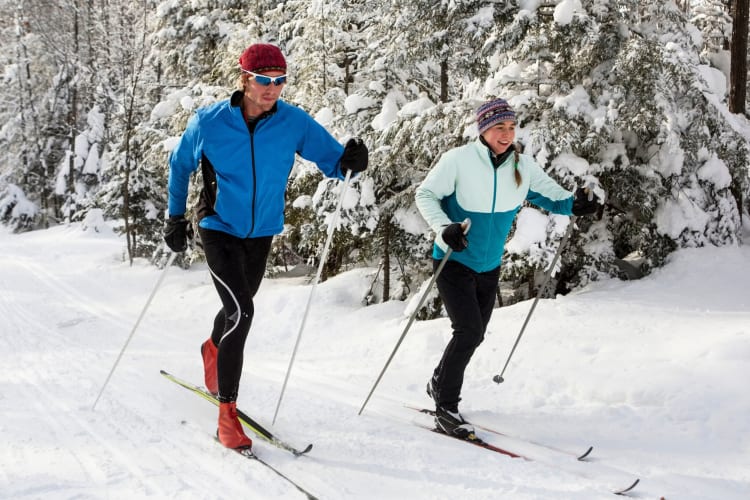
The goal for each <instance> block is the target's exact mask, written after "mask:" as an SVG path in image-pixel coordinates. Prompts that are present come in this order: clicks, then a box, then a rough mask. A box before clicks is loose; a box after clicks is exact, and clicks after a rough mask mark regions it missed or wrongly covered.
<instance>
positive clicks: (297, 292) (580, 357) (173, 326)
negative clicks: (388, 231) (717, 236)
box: [0, 225, 750, 500]
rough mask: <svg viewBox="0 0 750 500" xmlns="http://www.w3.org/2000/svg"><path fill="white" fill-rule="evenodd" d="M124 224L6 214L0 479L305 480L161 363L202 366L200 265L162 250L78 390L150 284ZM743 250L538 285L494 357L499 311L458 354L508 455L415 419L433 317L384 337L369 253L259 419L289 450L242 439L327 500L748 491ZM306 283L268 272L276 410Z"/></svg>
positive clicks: (336, 287) (213, 302)
mask: <svg viewBox="0 0 750 500" xmlns="http://www.w3.org/2000/svg"><path fill="white" fill-rule="evenodd" d="M123 247H124V243H123V240H122V239H121V238H119V237H117V236H115V235H113V234H112V233H111V232H109V231H103V232H101V233H97V232H93V231H91V230H89V231H82V229H81V227H80V226H79V225H73V226H70V227H56V228H54V229H50V230H46V231H36V232H32V233H27V234H22V235H11V234H8V233H7V232H5V230H2V232H0V317H2V321H1V322H0V366H2V370H1V372H0V435H1V436H2V437H0V440H1V441H2V446H0V497H2V498H13V499H32V498H44V499H70V498H76V499H86V498H97V499H99V498H107V499H121V498H122V499H132V498H184V499H192V498H196V499H211V498H261V499H277V498H303V496H302V495H301V494H300V493H299V492H298V491H297V490H295V489H294V488H293V487H291V486H290V485H289V484H287V483H286V482H284V481H283V480H282V479H280V478H279V477H278V476H276V475H274V474H273V473H272V472H270V471H269V470H268V469H266V468H265V467H263V466H262V465H260V464H258V463H254V462H250V461H247V460H244V459H242V458H241V457H239V456H237V455H236V454H233V453H232V452H230V451H227V450H225V449H223V448H222V447H221V446H220V445H218V444H217V443H216V442H215V441H214V440H213V439H212V435H213V433H214V431H215V425H216V415H217V410H216V408H215V407H214V406H213V405H211V404H209V403H208V402H206V401H204V400H202V399H200V398H198V397H196V396H195V395H193V394H191V393H189V392H188V391H185V390H184V389H181V388H179V387H178V386H176V385H174V384H172V383H171V382H169V381H167V380H166V379H164V378H163V377H161V376H160V375H159V370H160V369H162V368H163V369H166V370H168V371H171V372H172V373H174V374H176V375H178V376H180V377H183V378H186V379H189V380H192V381H195V382H201V374H202V367H201V363H200V357H199V352H198V349H199V345H200V343H201V342H202V341H203V340H204V339H205V338H206V337H207V335H208V332H209V328H210V326H211V323H212V319H213V316H214V314H215V312H216V309H217V307H218V299H217V297H216V294H215V292H214V289H213V286H212V285H211V283H210V280H209V277H208V274H207V271H206V269H205V267H204V266H197V267H195V268H194V269H191V270H189V271H183V270H180V269H177V268H173V269H170V270H169V271H168V272H167V274H166V276H165V280H164V282H163V284H162V286H161V288H160V289H159V290H158V292H157V294H156V296H155V298H154V300H153V303H152V304H151V307H150V309H149V310H148V312H147V314H146V316H145V317H144V319H143V321H142V323H141V325H140V327H139V328H138V330H137V331H136V333H135V335H134V337H133V339H132V341H131V343H130V344H129V346H128V349H127V350H126V352H125V354H124V356H123V357H122V360H121V362H120V364H119V366H118V368H117V370H116V371H115V372H114V375H113V376H112V379H111V380H110V382H109V384H108V385H107V387H106V390H105V392H104V394H103V396H102V398H101V399H100V401H99V402H98V404H97V405H96V408H95V409H92V405H93V403H94V400H95V398H96V396H97V394H98V393H99V391H100V389H101V388H102V385H103V383H104V380H105V378H106V376H107V374H108V373H109V371H110V369H111V368H112V366H113V364H114V362H115V359H116V358H117V355H118V354H119V352H120V349H121V348H122V347H123V345H124V342H125V340H126V339H127V337H128V334H129V333H130V331H131V329H132V327H133V325H134V323H135V320H136V319H137V317H138V315H139V313H140V312H141V310H142V308H143V306H144V304H145V302H146V299H147V298H148V296H149V294H150V293H151V291H152V289H153V287H154V284H155V283H156V282H157V280H158V278H159V276H160V272H161V271H159V270H157V269H155V268H153V267H151V266H149V265H147V263H146V262H143V261H138V262H137V263H136V265H134V266H133V267H130V266H129V265H127V264H126V263H124V262H123V259H122V257H123ZM748 263H750V247H748V246H743V247H729V248H702V249H694V250H683V251H680V252H678V253H676V254H674V256H673V258H672V259H671V262H670V263H669V264H668V265H667V266H666V267H665V268H663V269H661V270H659V271H657V272H656V273H654V274H653V275H652V276H650V277H648V278H645V279H643V280H640V281H635V282H619V281H606V282H599V283H595V284H593V285H591V286H589V287H588V288H586V289H584V290H579V291H577V292H575V293H572V294H569V295H568V296H565V297H558V298H557V299H556V300H543V301H540V302H539V305H538V307H537V309H536V312H535V313H534V317H533V318H532V320H531V322H530V324H529V327H528V328H527V330H526V332H525V334H524V337H523V339H522V341H521V343H520V345H519V347H518V350H517V351H516V353H515V354H514V356H513V359H512V361H511V364H510V365H509V367H508V369H507V370H506V372H505V382H504V383H502V384H499V385H498V384H495V383H493V382H492V376H493V375H494V374H496V373H498V372H499V371H500V370H501V369H502V366H503V364H504V363H505V360H506V359H507V356H508V354H509V352H510V348H511V346H512V345H513V342H514V340H515V338H516V335H517V333H518V331H519V329H520V327H521V324H522V323H523V320H524V318H525V316H526V314H527V312H528V310H529V307H530V304H531V303H530V302H523V303H520V304H516V305H514V306H511V307H507V308H503V309H497V310H495V313H494V316H493V318H492V322H491V324H490V328H489V333H488V335H487V339H486V340H485V342H484V344H483V345H482V346H480V348H479V350H478V351H477V353H476V355H475V358H474V359H473V361H472V363H471V365H470V366H469V369H468V370H467V377H466V384H465V390H464V394H463V396H464V400H463V402H462V406H461V408H462V411H463V412H464V414H465V416H467V417H468V418H469V419H470V420H472V421H474V422H475V423H478V424H483V425H485V426H488V427H491V428H493V429H498V430H502V431H503V432H505V433H507V434H509V435H512V436H516V437H520V438H524V439H527V440H532V441H536V442H541V443H545V444H547V445H549V446H552V447H554V448H559V449H562V450H567V451H569V452H571V453H575V452H582V451H584V450H585V449H586V447H588V446H589V445H593V446H594V452H593V454H592V458H591V460H590V461H589V462H587V463H583V462H577V461H575V459H574V458H573V457H571V456H569V455H566V454H565V453H558V452H555V451H551V450H548V449H546V448H541V447H534V446H531V445H527V444H522V443H515V442H514V441H513V439H512V438H507V437H502V436H497V435H494V434H491V433H488V432H481V431H480V435H481V436H482V437H484V438H486V439H487V440H488V441H490V442H492V443H495V444H498V445H507V446H514V447H517V449H518V450H520V451H523V452H524V453H528V454H529V455H531V456H533V457H535V458H536V460H532V461H527V460H522V459H512V458H508V457H505V456H503V455H499V454H495V453H492V452H489V451H486V450H482V449H480V448H476V447H472V446H469V445H466V444H464V443H460V442H458V441H455V440H451V439H449V438H446V437H443V436H440V435H438V434H435V433H431V432H429V431H427V430H423V429H421V428H420V427H418V426H416V425H414V423H423V424H428V425H429V423H430V421H429V418H428V417H422V416H421V415H420V414H418V413H416V412H414V411H411V410H409V409H407V408H405V407H404V404H412V405H418V406H421V405H428V404H429V401H428V399H427V396H426V395H425V394H424V385H425V382H426V380H427V379H428V377H429V374H430V372H431V370H432V367H433V365H434V364H435V363H436V361H437V359H438V357H439V356H440V354H441V351H442V348H443V346H444V344H445V342H446V341H447V339H448V338H449V335H450V327H449V322H448V320H447V319H439V320H434V321H426V322H417V323H415V324H414V325H413V327H412V328H411V331H410V332H409V333H408V335H407V336H406V339H405V341H404V342H403V344H402V345H401V347H400V349H399V351H398V353H397V355H396V356H395V358H394V360H393V362H392V364H391V366H390V368H389V369H388V371H387V372H386V375H385V376H384V378H383V380H382V382H381V383H380V385H379V386H378V389H377V390H376V391H375V394H374V396H373V398H372V399H371V400H370V402H369V403H368V405H367V407H366V408H365V410H364V412H363V414H362V415H361V416H358V415H357V412H358V410H359V408H360V406H361V405H362V403H363V401H364V398H365V397H366V395H367V393H368V391H369V389H370V387H372V384H373V383H374V381H375V378H376V377H377V374H378V373H379V372H380V370H381V368H382V367H383V365H384V363H385V361H386V360H387V358H388V355H389V354H390V353H391V351H392V349H393V347H394V345H395V343H396V341H397V340H398V338H399V336H400V335H401V333H402V331H403V328H404V325H405V323H406V319H407V318H406V317H405V316H404V310H405V304H404V303H400V302H390V303H386V304H380V305H374V306H370V307H363V306H362V305H361V303H360V301H361V298H362V296H363V295H364V294H365V292H366V291H367V289H368V288H369V285H370V282H369V279H370V276H371V274H372V272H373V270H355V271H351V272H348V273H345V274H343V275H341V276H338V277H335V278H333V279H331V280H329V281H327V282H325V283H321V284H320V285H319V286H318V287H317V289H316V292H315V295H314V297H315V298H314V302H313V307H312V309H311V311H310V314H309V316H308V321H307V327H306V328H305V330H304V331H303V333H302V338H301V343H300V346H299V351H298V353H297V357H296V361H295V364H294V367H293V370H292V373H291V376H290V379H289V385H288V386H287V389H286V393H285V397H284V400H283V404H282V406H281V410H280V413H279V417H278V419H277V421H276V424H275V426H274V431H275V432H276V433H277V434H278V435H279V436H280V437H282V438H285V439H286V440H288V441H290V442H292V443H294V444H296V445H298V446H304V445H306V444H307V443H308V442H312V443H314V448H313V450H312V451H311V452H310V453H309V455H307V456H304V457H299V458H295V457H293V456H291V455H290V454H289V453H287V452H284V451H282V450H279V449H277V448H273V447H271V446H269V445H267V444H266V443H264V442H262V441H261V440H259V439H258V440H256V444H255V449H256V452H257V453H258V455H260V456H262V457H263V458H264V459H265V460H266V461H267V462H269V463H271V464H273V465H274V466H276V467H277V468H278V469H279V470H281V471H283V473H284V474H286V475H288V476H289V477H291V478H293V479H294V480H296V481H298V482H299V483H301V484H302V485H303V486H304V487H305V488H307V489H309V490H310V491H311V492H313V493H314V494H315V495H316V496H317V497H318V498H321V499H390V498H399V499H401V498H409V499H451V500H453V499H473V500H476V499H498V498H503V499H504V498H512V499H558V498H563V499H569V498H575V499H602V498H611V495H610V494H609V493H608V488H616V487H622V486H625V485H627V484H628V483H629V482H631V481H632V480H633V479H635V478H636V477H638V478H641V484H640V485H639V486H638V488H637V489H636V490H635V492H634V493H633V496H634V497H636V498H649V499H653V498H656V499H659V498H661V497H664V498H665V499H667V500H690V499H695V500H705V499H714V498H716V499H722V500H728V499H743V500H744V499H747V498H750V417H749V416H750V395H749V394H750V391H748V389H747V387H746V386H747V383H748V381H750V287H748V283H750V265H748ZM309 293H310V286H309V285H307V284H306V283H305V281H304V280H303V279H302V278H284V279H273V280H266V281H264V283H263V285H262V287H261V290H260V293H259V295H258V297H257V300H256V319H255V323H254V325H253V328H252V330H251V334H250V337H249V339H248V343H247V347H246V353H245V369H244V374H243V380H242V385H241V387H240V398H239V406H240V407H241V408H242V409H244V410H245V411H246V412H248V413H250V414H251V415H253V416H255V417H256V419H257V420H259V421H260V422H261V423H263V424H265V425H270V423H271V420H272V418H273V413H274V408H275V407H276V403H277V401H278V397H279V392H280V390H281V384H282V382H283V380H284V375H285V373H286V369H287V366H288V363H289V359H290V356H291V352H292V348H293V346H294V342H295V340H296V338H297V333H298V331H299V324H300V321H301V318H302V313H303V310H304V307H305V304H306V302H307V299H308V296H309Z"/></svg>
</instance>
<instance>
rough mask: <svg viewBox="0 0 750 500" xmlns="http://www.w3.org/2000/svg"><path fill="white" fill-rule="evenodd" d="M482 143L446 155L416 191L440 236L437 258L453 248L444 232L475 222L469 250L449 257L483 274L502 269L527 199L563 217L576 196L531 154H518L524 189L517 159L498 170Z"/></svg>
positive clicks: (421, 207) (510, 159) (423, 211)
mask: <svg viewBox="0 0 750 500" xmlns="http://www.w3.org/2000/svg"><path fill="white" fill-rule="evenodd" d="M490 154H491V152H490V149H489V148H488V147H487V146H485V145H484V144H483V143H482V142H481V140H480V139H477V140H476V141H474V142H471V143H469V144H466V145H464V146H460V147H457V148H454V149H451V150H450V151H447V152H446V153H444V154H443V155H442V156H441V157H440V160H438V162H437V164H436V165H435V166H434V167H433V168H432V170H431V171H430V172H429V173H428V174H427V177H426V178H425V179H424V181H422V183H421V184H420V185H419V187H418V188H417V191H416V203H417V208H418V209H419V211H420V213H421V214H422V217H424V219H425V220H426V221H427V224H429V226H430V228H432V230H433V231H435V233H436V238H435V245H434V248H433V252H432V256H433V257H434V258H435V259H442V258H443V257H444V256H445V252H446V250H448V245H447V244H446V243H445V242H444V241H443V238H442V232H443V228H445V226H447V225H448V224H452V223H453V222H462V221H463V220H464V219H466V218H467V217H468V218H469V219H471V228H470V230H469V233H468V234H467V239H468V241H469V246H468V247H467V248H466V249H465V250H463V251H461V252H453V253H452V254H451V256H450V257H449V259H450V260H455V261H457V262H460V263H461V264H463V265H465V266H467V267H469V268H470V269H472V270H474V271H476V272H478V273H481V272H485V271H489V270H492V269H495V268H496V267H498V266H499V265H500V263H501V261H502V257H503V251H504V249H505V240H506V239H507V237H508V233H509V232H510V229H511V226H512V224H513V219H514V218H515V217H516V213H517V212H518V210H519V209H520V208H521V205H522V204H523V202H524V201H525V200H528V201H530V202H531V203H533V204H534V205H537V206H539V207H541V208H543V209H546V210H548V211H550V212H552V213H556V214H560V215H571V214H572V211H571V210H572V208H573V198H574V195H573V193H571V192H570V191H567V190H565V189H563V188H562V187H560V185H559V184H558V183H557V182H555V181H554V180H553V179H552V178H550V177H549V176H548V175H547V174H546V173H545V172H544V170H542V168H541V167H540V166H539V165H538V164H537V163H536V162H535V161H534V159H533V158H532V157H531V156H528V155H522V154H521V155H518V167H517V168H518V171H519V172H520V174H521V179H522V182H521V185H520V186H516V180H515V178H514V165H515V162H516V159H515V155H513V154H511V155H510V156H509V157H508V159H507V160H506V161H505V162H504V163H503V164H502V165H500V166H498V167H494V166H493V165H492V160H491V159H490Z"/></svg>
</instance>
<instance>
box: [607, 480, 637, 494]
mask: <svg viewBox="0 0 750 500" xmlns="http://www.w3.org/2000/svg"><path fill="white" fill-rule="evenodd" d="M640 482H641V480H640V479H636V480H635V481H633V484H631V485H630V486H628V487H627V488H624V489H622V490H617V491H615V492H614V493H615V495H620V496H624V495H627V494H628V492H630V491H632V490H633V488H635V487H636V486H637V485H638V483H640Z"/></svg>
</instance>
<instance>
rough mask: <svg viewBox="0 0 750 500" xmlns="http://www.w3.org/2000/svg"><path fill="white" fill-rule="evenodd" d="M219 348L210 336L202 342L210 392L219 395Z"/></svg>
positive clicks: (204, 367) (204, 371) (205, 374)
mask: <svg viewBox="0 0 750 500" xmlns="http://www.w3.org/2000/svg"><path fill="white" fill-rule="evenodd" d="M218 352H219V350H218V349H217V348H216V346H215V345H214V342H213V340H211V339H210V338H209V339H208V340H207V341H205V342H203V344H201V356H202V357H203V377H204V380H205V383H206V389H207V390H208V392H210V393H211V394H213V395H214V396H217V395H218V394H219V376H218V374H217V372H216V355H217V354H218Z"/></svg>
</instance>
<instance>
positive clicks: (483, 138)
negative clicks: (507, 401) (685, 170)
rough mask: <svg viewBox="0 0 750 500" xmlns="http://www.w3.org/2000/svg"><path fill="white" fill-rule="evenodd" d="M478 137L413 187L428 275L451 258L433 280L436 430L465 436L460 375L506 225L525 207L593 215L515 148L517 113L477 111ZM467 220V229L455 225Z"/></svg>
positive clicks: (485, 308) (488, 297)
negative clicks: (426, 243) (437, 302)
mask: <svg viewBox="0 0 750 500" xmlns="http://www.w3.org/2000/svg"><path fill="white" fill-rule="evenodd" d="M476 119H477V129H478V131H479V138H478V139H477V140H476V141H474V142H471V143H469V144H466V145H464V146H460V147H457V148H454V149H452V150H450V151H447V152H446V153H445V154H443V155H442V156H441V158H440V160H439V161H438V162H437V164H436V165H435V166H434V167H433V168H432V170H431V171H430V172H429V174H428V175H427V177H426V178H425V179H424V181H423V182H422V183H421V185H420V186H419V187H418V188H417V191H416V203H417V207H418V208H419V211H420V212H421V214H422V216H423V217H424V219H425V220H426V221H427V223H428V224H429V226H430V228H432V230H433V231H435V234H436V238H435V244H434V247H433V254H432V256H433V263H434V269H437V266H438V264H439V263H440V260H441V259H442V258H443V257H444V256H445V254H446V252H447V250H448V248H449V247H450V248H451V249H452V253H451V255H450V257H449V258H448V261H447V262H446V264H445V267H444V268H443V270H442V272H441V273H440V275H439V276H438V278H437V287H438V292H439V293H440V298H441V299H442V301H443V304H444V305H445V309H446V311H447V312H448V316H449V317H450V319H451V326H452V328H453V336H452V338H451V340H450V342H449V343H448V345H447V346H446V348H445V351H444V352H443V356H442V358H441V360H440V362H439V363H438V365H437V367H436V368H435V370H434V372H433V376H432V378H431V379H430V381H429V382H428V383H427V393H428V395H429V396H430V397H432V398H433V400H434V401H435V406H436V413H435V424H436V425H437V427H438V429H440V430H442V431H443V432H445V433H447V434H452V435H455V436H458V437H466V436H468V435H469V434H471V433H472V432H473V431H474V429H473V427H472V426H471V425H470V424H469V423H467V422H466V421H465V420H464V418H463V417H462V416H461V414H460V413H459V412H458V402H459V400H460V399H461V398H460V394H461V387H462V385H463V378H464V371H465V370H466V366H467V365H468V363H469V360H470V359H471V356H472V355H473V354H474V351H475V349H476V348H477V346H479V344H480V343H481V342H482V340H484V333H485V330H486V329H487V324H488V323H489V320H490V316H491V315H492V309H493V307H494V304H495V297H496V292H497V286H498V280H499V276H500V263H501V260H502V256H503V251H504V247H505V240H506V238H507V237H508V233H509V232H510V229H511V226H512V224H513V220H514V219H515V217H516V214H517V213H518V210H519V209H520V208H521V205H522V204H523V202H524V201H530V202H531V203H533V204H535V205H537V206H539V207H541V208H544V209H546V210H549V211H550V212H553V213H556V214H562V215H571V214H574V215H584V214H589V213H593V212H594V211H596V209H597V206H598V203H597V200H596V198H595V197H593V198H592V199H589V194H587V193H585V192H584V191H583V190H582V189H579V190H577V191H576V194H573V193H572V192H570V191H567V190H565V189H563V188H562V187H560V185H559V184H557V182H555V181H554V180H553V179H552V178H550V177H549V176H548V175H547V174H546V173H545V172H544V170H542V168H541V167H540V166H539V165H537V163H536V162H535V161H534V159H533V158H532V157H531V156H527V155H522V154H520V153H519V152H518V149H517V147H516V146H515V144H514V140H515V127H516V114H515V112H514V111H513V109H512V108H511V107H510V105H509V104H508V102H507V101H505V100H504V99H494V100H491V101H489V102H487V103H485V104H483V105H482V106H480V107H479V109H478V110H477V114H476ZM467 218H468V219H470V220H471V230H470V231H468V232H467V233H466V234H464V233H465V232H466V230H467V229H468V228H467V227H466V225H465V224H463V223H461V222H458V221H463V220H465V219H467Z"/></svg>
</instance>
